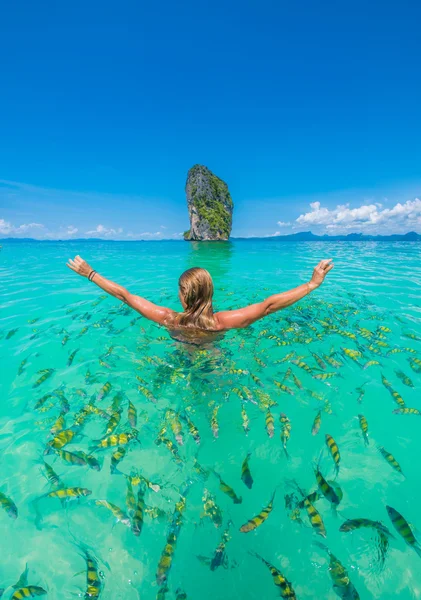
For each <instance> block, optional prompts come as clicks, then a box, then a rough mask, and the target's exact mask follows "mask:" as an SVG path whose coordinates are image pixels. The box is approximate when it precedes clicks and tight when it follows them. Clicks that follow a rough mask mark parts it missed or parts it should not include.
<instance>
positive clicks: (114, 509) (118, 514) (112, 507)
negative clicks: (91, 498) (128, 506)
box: [95, 500, 131, 527]
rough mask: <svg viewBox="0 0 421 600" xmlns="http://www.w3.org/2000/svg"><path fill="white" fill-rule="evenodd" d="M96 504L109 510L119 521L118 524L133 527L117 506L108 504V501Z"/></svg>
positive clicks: (96, 501) (99, 501)
mask: <svg viewBox="0 0 421 600" xmlns="http://www.w3.org/2000/svg"><path fill="white" fill-rule="evenodd" d="M95 504H96V505H97V506H103V507H104V508H107V509H108V510H109V511H110V512H111V513H112V515H113V516H114V517H115V518H116V519H117V522H120V523H122V524H123V525H125V526H126V527H130V526H131V523H130V519H129V517H128V516H127V515H126V513H125V512H123V511H122V510H121V508H119V507H118V506H117V505H115V504H112V503H111V502H108V501H107V500H95Z"/></svg>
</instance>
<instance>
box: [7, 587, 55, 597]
mask: <svg viewBox="0 0 421 600" xmlns="http://www.w3.org/2000/svg"><path fill="white" fill-rule="evenodd" d="M46 593H47V592H46V591H45V590H44V589H43V588H42V587H40V586H38V585H28V586H26V587H22V588H19V589H18V590H16V592H15V593H14V594H13V596H12V597H11V599H10V600H22V599H23V598H33V597H34V596H44V595H45V594H46Z"/></svg>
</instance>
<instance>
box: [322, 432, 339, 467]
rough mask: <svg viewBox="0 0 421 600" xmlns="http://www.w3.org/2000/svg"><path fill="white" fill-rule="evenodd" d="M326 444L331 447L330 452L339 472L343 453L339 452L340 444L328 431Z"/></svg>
mask: <svg viewBox="0 0 421 600" xmlns="http://www.w3.org/2000/svg"><path fill="white" fill-rule="evenodd" d="M325 439H326V445H327V447H328V448H329V452H330V454H331V456H332V458H333V462H334V463H335V468H336V474H338V473H339V464H340V462H341V455H340V453H339V449H338V446H337V444H336V442H335V440H334V439H333V437H332V436H331V435H329V434H328V433H327V434H326V436H325Z"/></svg>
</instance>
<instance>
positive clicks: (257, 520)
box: [240, 492, 275, 533]
mask: <svg viewBox="0 0 421 600" xmlns="http://www.w3.org/2000/svg"><path fill="white" fill-rule="evenodd" d="M274 498H275V492H274V493H273V495H272V498H271V500H270V502H269V504H268V505H267V506H266V508H264V509H263V510H262V511H261V512H260V513H259V514H258V515H256V516H255V517H253V518H252V519H249V520H248V521H247V523H244V525H242V526H241V527H240V531H241V533H248V532H249V531H253V530H254V529H257V527H260V526H261V525H262V524H263V523H264V522H265V521H266V519H267V518H268V516H269V515H270V513H271V512H272V508H273V500H274Z"/></svg>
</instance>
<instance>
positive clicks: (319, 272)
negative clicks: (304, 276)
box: [308, 258, 333, 290]
mask: <svg viewBox="0 0 421 600" xmlns="http://www.w3.org/2000/svg"><path fill="white" fill-rule="evenodd" d="M332 260H333V259H332V258H328V259H326V260H321V261H320V262H319V264H318V265H317V267H316V268H315V269H314V271H313V276H312V278H311V280H310V281H309V284H308V285H309V286H310V289H311V290H315V289H316V288H318V287H319V286H320V285H322V283H323V281H324V279H325V277H326V275H327V274H328V273H329V271H331V270H332V269H333V262H332Z"/></svg>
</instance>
